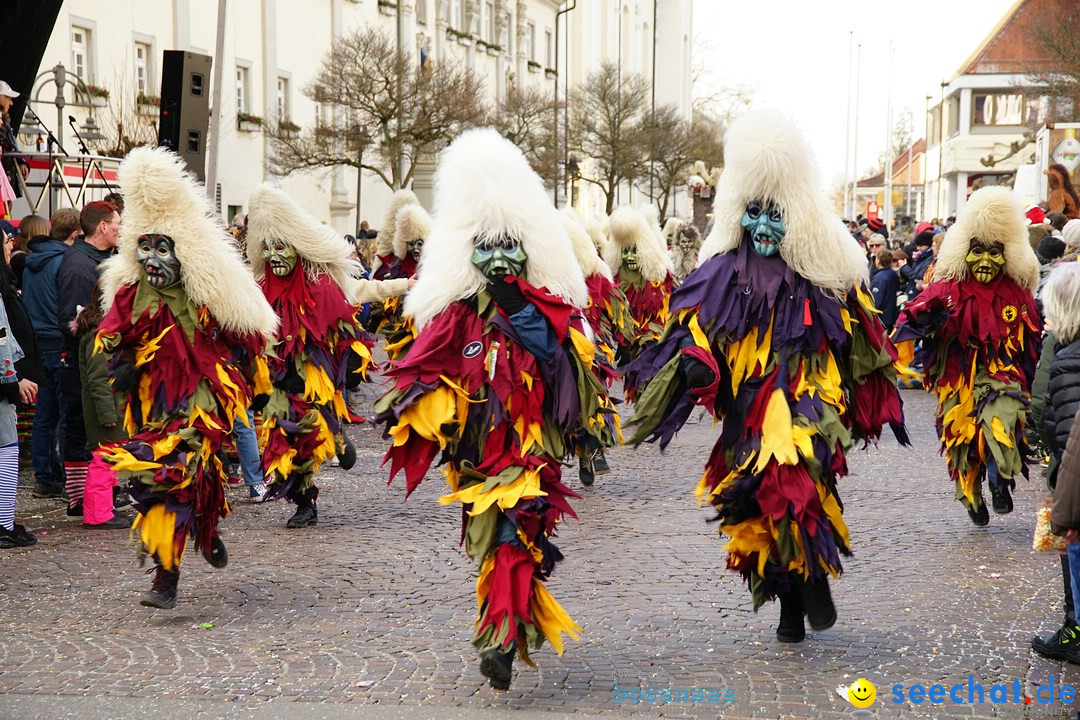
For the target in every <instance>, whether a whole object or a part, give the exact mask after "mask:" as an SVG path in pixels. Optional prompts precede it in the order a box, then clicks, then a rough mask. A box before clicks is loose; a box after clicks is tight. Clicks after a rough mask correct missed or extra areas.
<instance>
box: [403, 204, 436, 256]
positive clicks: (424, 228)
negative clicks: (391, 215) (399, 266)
mask: <svg viewBox="0 0 1080 720" xmlns="http://www.w3.org/2000/svg"><path fill="white" fill-rule="evenodd" d="M430 235H431V216H430V215H428V213H427V210H425V209H424V208H423V207H421V206H420V205H419V204H416V205H406V206H404V207H403V208H401V210H399V211H398V214H397V218H396V221H395V229H394V255H397V256H398V257H399V258H403V257H405V255H406V254H407V253H408V252H409V243H410V242H412V241H413V240H420V239H423V240H425V241H426V240H427V239H428V237H429V236H430Z"/></svg>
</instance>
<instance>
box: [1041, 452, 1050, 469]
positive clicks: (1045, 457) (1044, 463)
mask: <svg viewBox="0 0 1080 720" xmlns="http://www.w3.org/2000/svg"><path fill="white" fill-rule="evenodd" d="M1039 467H1044V468H1047V467H1050V456H1049V455H1043V456H1041V457H1040V458H1039Z"/></svg>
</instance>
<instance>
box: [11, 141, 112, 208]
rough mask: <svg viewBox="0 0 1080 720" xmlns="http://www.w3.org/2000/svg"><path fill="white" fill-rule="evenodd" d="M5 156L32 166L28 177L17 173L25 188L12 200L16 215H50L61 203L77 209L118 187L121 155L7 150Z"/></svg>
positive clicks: (62, 205)
mask: <svg viewBox="0 0 1080 720" xmlns="http://www.w3.org/2000/svg"><path fill="white" fill-rule="evenodd" d="M4 157H5V158H11V159H13V160H14V161H15V162H17V163H20V164H21V163H26V165H28V166H29V168H30V171H29V173H28V174H27V176H26V178H23V177H22V173H21V172H19V173H15V175H16V177H17V179H18V182H19V188H20V189H21V190H22V197H21V198H18V199H17V200H16V201H15V202H14V203H12V215H13V216H14V217H16V218H18V217H22V216H24V215H28V214H31V213H33V214H35V215H45V216H46V217H48V216H51V215H52V213H53V211H54V210H58V209H59V208H62V207H73V208H76V209H78V208H81V207H82V206H83V205H85V204H86V203H88V202H91V201H93V200H100V199H102V198H103V197H105V195H107V194H108V193H109V192H111V191H113V190H119V185H118V183H117V180H116V170H117V168H118V167H119V166H120V158H114V157H105V156H103V155H57V154H55V153H53V154H49V153H43V152H18V153H7V154H5V155H4ZM43 211H44V212H43Z"/></svg>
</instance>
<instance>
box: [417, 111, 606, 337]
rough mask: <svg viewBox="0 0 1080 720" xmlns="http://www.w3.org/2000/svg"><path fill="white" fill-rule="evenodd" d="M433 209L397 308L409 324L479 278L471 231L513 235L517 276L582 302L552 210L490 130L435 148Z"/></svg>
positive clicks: (479, 285)
mask: <svg viewBox="0 0 1080 720" xmlns="http://www.w3.org/2000/svg"><path fill="white" fill-rule="evenodd" d="M433 214H434V217H435V220H434V222H433V224H432V228H431V236H430V237H429V238H428V239H427V242H426V243H425V244H424V254H423V257H422V258H421V260H420V269H419V272H418V276H419V279H418V281H417V283H416V285H415V286H414V287H413V289H412V291H411V292H410V293H409V294H408V295H406V296H405V314H407V315H412V316H413V318H415V320H416V326H417V328H422V327H423V326H424V325H426V324H427V322H428V321H429V320H431V318H433V317H434V316H436V315H438V314H439V313H440V312H442V311H443V310H445V309H446V308H447V307H449V306H450V304H451V303H453V302H455V301H457V300H461V299H463V298H467V297H471V296H472V295H475V294H476V293H477V292H479V291H480V290H481V289H483V287H484V286H485V285H486V284H487V279H486V278H485V277H484V275H483V274H482V273H481V272H480V270H479V269H478V268H477V267H476V266H475V265H473V263H472V253H473V249H474V246H475V245H474V238H476V237H478V236H487V237H494V236H499V235H503V234H505V235H509V236H511V237H514V238H518V239H519V240H520V241H521V244H522V247H523V248H524V249H525V253H526V255H527V256H528V260H526V262H525V278H524V279H525V280H526V281H527V282H528V283H529V284H531V285H533V286H535V287H544V288H546V289H547V290H548V291H549V292H551V293H552V294H554V295H557V296H559V297H561V298H562V299H563V300H565V301H566V302H568V303H570V304H571V305H573V306H575V307H584V306H585V304H586V302H587V299H588V298H587V293H586V289H585V277H584V275H583V274H582V272H581V269H580V268H579V267H578V264H577V261H576V259H575V258H574V249H573V247H571V245H570V239H569V237H568V236H567V235H566V231H565V230H564V229H563V225H562V221H561V220H559V212H558V211H557V210H556V209H555V208H554V207H552V206H551V203H550V201H549V198H548V194H547V192H546V191H545V190H544V184H543V182H542V181H541V180H540V176H539V175H537V174H536V173H535V172H534V171H533V169H532V168H531V167H529V162H528V161H527V160H526V159H525V156H524V155H522V153H521V150H519V149H518V148H517V146H516V145H514V144H513V143H512V142H510V141H509V140H507V139H506V138H504V137H503V136H502V135H500V134H499V133H498V132H496V131H495V130H493V129H491V128H478V129H474V130H467V131H466V132H464V133H462V134H461V135H460V136H459V137H458V138H457V139H456V140H454V142H452V143H451V144H450V146H449V147H448V148H446V149H445V150H444V151H443V152H442V154H441V155H440V158H439V167H438V170H437V171H436V174H435V208H434V213H433Z"/></svg>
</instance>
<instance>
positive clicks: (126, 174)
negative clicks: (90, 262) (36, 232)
mask: <svg viewBox="0 0 1080 720" xmlns="http://www.w3.org/2000/svg"><path fill="white" fill-rule="evenodd" d="M117 177H118V179H119V182H120V187H121V188H123V191H124V224H123V227H122V228H121V230H120V244H119V249H118V252H117V254H116V255H115V256H113V257H112V258H109V259H108V260H107V261H105V263H104V264H103V265H102V275H101V277H102V283H103V291H104V293H103V295H104V306H105V309H106V310H108V308H109V306H110V305H112V301H113V299H114V298H115V297H116V293H117V292H118V291H119V290H120V288H122V287H123V286H125V285H130V284H132V283H136V282H138V281H139V280H140V279H141V278H142V277H143V275H144V271H143V269H142V266H141V265H139V262H138V261H137V260H136V259H135V253H136V250H137V249H138V244H139V236H140V235H144V234H146V233H159V234H162V235H168V236H169V237H171V238H172V239H173V242H174V244H175V247H176V257H177V258H178V259H179V260H180V280H181V282H182V283H183V285H184V290H185V291H186V292H187V294H188V298H190V300H191V301H192V302H193V303H194V304H195V305H198V306H203V305H205V306H206V307H207V309H209V311H210V314H211V315H213V317H214V319H215V320H216V321H217V322H218V323H219V324H220V325H221V326H222V327H223V328H225V329H227V330H230V331H233V332H237V333H243V334H247V333H262V334H264V335H266V336H271V335H272V334H273V332H274V331H275V330H276V329H277V322H278V320H277V316H276V315H275V314H274V311H273V310H272V309H271V308H270V305H269V304H267V302H266V299H265V298H264V297H263V293H262V290H261V289H260V288H259V286H258V285H256V284H255V279H254V278H253V277H252V276H251V271H250V270H249V269H248V268H247V266H246V265H245V264H244V261H243V259H242V258H241V256H240V253H239V251H238V250H237V248H236V243H235V242H234V241H233V239H232V237H231V236H230V235H229V234H228V233H227V232H226V230H225V226H224V224H222V222H221V220H220V219H219V218H217V217H216V216H215V215H214V212H213V209H212V208H211V207H210V202H209V201H208V200H207V198H206V191H205V189H204V188H203V186H202V185H201V184H200V183H199V182H198V181H197V180H196V179H195V177H194V176H193V175H192V174H191V173H189V172H188V171H187V170H186V169H185V167H184V163H183V161H182V160H181V159H180V158H179V157H178V156H177V155H175V154H173V153H171V152H169V151H168V150H165V149H164V148H136V149H134V150H132V151H131V152H130V153H129V154H128V156H127V157H126V158H124V161H123V162H122V163H121V164H120V169H119V171H118V173H117Z"/></svg>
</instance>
